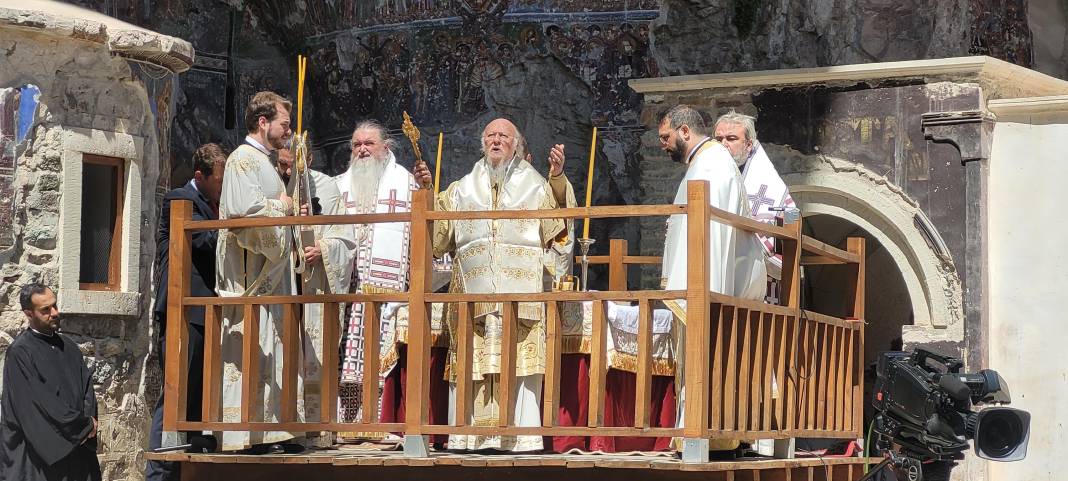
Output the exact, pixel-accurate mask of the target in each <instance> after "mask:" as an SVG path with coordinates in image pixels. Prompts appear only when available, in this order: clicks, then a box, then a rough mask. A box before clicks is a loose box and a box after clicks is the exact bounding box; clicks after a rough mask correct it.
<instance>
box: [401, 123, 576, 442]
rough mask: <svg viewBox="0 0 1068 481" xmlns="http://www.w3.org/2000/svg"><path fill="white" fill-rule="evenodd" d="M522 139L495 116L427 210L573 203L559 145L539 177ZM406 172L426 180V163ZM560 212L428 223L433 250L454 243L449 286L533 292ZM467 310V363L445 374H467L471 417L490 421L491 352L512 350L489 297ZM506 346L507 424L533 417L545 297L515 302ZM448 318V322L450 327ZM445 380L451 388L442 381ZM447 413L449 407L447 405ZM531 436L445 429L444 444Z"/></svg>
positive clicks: (449, 248)
mask: <svg viewBox="0 0 1068 481" xmlns="http://www.w3.org/2000/svg"><path fill="white" fill-rule="evenodd" d="M522 143H523V140H522V136H521V135H520V133H519V131H518V129H517V128H516V126H515V125H514V124H513V123H512V122H510V121H508V120H505V119H496V120H494V121H492V122H490V123H489V124H488V125H486V128H485V129H483V131H482V154H483V157H482V158H481V159H479V160H478V161H477V162H475V164H474V166H473V168H472V169H471V172H470V173H469V174H467V175H466V176H464V177H463V178H462V179H460V180H458V181H456V182H453V183H452V184H451V185H450V186H449V188H448V189H446V190H445V191H444V192H441V193H440V194H439V195H438V197H437V207H436V209H437V210H441V211H492V210H534V209H556V208H558V207H573V205H572V204H573V203H574V192H573V191H572V187H571V183H570V182H568V180H567V177H566V176H565V175H564V146H563V145H559V144H558V145H556V146H554V147H553V148H552V150H551V152H550V153H549V165H550V171H549V180H548V181H546V179H545V177H542V176H541V174H539V173H538V172H537V170H535V169H534V167H533V166H531V165H530V163H529V162H527V161H526V160H525V159H524V157H525V156H524V155H523V154H522V153H520V152H518V146H520V145H522ZM415 175H416V179H417V180H418V181H419V182H420V184H423V185H427V184H428V183H429V181H430V172H429V170H428V169H427V167H426V166H425V165H420V166H418V167H417V168H416V174H415ZM566 232H567V230H566V224H565V222H564V221H563V220H562V219H543V220H540V221H538V220H529V219H527V220H524V219H502V220H493V221H490V220H453V221H436V222H435V223H434V255H435V256H438V257H440V256H442V255H444V254H445V253H448V252H454V253H455V256H454V257H453V259H455V261H454V262H455V264H454V268H455V269H458V272H457V273H456V275H455V276H454V279H455V280H454V281H453V282H454V284H459V285H453V286H452V289H451V290H453V291H456V292H467V293H479V294H492V293H527V292H542V290H543V289H544V285H543V283H542V279H543V274H544V269H545V264H544V256H545V253H546V249H547V248H549V247H550V246H551V244H552V243H553V242H554V240H556V239H557V238H558V237H560V236H562V235H564V234H566ZM472 314H473V318H474V322H475V326H474V329H473V330H474V346H473V347H474V349H473V351H474V352H473V366H472V370H471V371H468V372H460V370H459V369H457V368H455V366H454V368H453V369H451V370H450V373H451V375H452V376H471V377H470V378H471V380H472V381H473V384H474V390H475V393H474V405H473V409H472V411H471V413H472V414H471V418H470V419H467V420H464V421H465V424H469V425H471V426H496V425H497V424H498V412H499V411H498V406H499V403H501V402H504V401H503V400H501V399H499V398H498V393H499V391H498V390H497V387H498V386H499V384H500V382H501V352H502V350H503V349H513V347H512V346H502V345H501V325H502V317H503V315H504V314H503V313H502V310H501V305H500V304H498V303H484V302H479V303H475V307H474V312H473V313H472ZM517 314H518V316H517V317H518V319H517V321H518V326H517V327H518V329H517V332H516V340H517V344H518V346H516V347H514V349H516V351H515V352H516V353H517V359H516V360H515V361H516V372H515V375H516V391H517V392H516V393H515V399H513V400H512V403H513V406H510V407H509V408H512V409H514V413H515V417H514V419H515V424H516V425H517V426H520V427H534V426H541V390H542V380H543V376H544V374H545V306H544V305H543V304H541V303H527V302H521V303H519V306H518V312H517ZM452 327H453V326H450V329H451V328H452ZM450 389H455V384H452V386H451V387H450ZM448 412H449V414H452V413H453V412H454V411H453V410H452V409H449V410H448ZM542 447H543V446H542V437H541V436H479V435H471V436H465V435H456V436H450V437H449V449H458V450H482V449H492V450H503V451H513V452H521V451H539V450H541V449H542Z"/></svg>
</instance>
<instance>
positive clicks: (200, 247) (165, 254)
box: [145, 144, 228, 481]
mask: <svg viewBox="0 0 1068 481" xmlns="http://www.w3.org/2000/svg"><path fill="white" fill-rule="evenodd" d="M227 155H228V154H227V152H225V151H224V150H223V149H222V148H221V147H219V146H218V145H217V144H204V145H202V146H200V148H198V149H197V150H196V151H195V152H193V178H192V179H190V180H189V182H187V183H186V184H185V185H183V186H181V187H178V188H176V189H172V190H171V191H170V192H167V194H166V195H164V196H163V206H162V208H161V209H160V217H159V230H158V231H156V273H157V275H158V276H159V278H158V279H159V280H158V281H157V282H156V303H155V307H154V308H153V311H152V316H153V318H154V319H155V320H156V322H157V324H156V332H158V333H159V341H158V344H157V346H156V347H157V349H158V350H157V351H156V352H158V353H159V368H160V371H163V370H164V366H165V362H164V357H165V356H166V349H165V347H166V345H167V339H166V333H167V283H168V279H169V278H170V276H169V269H170V262H169V261H170V258H169V256H170V234H171V202H173V201H175V200H188V201H191V202H192V203H193V219H192V220H216V219H218V218H219V193H220V192H221V191H222V179H223V170H224V169H225V167H226V157H227ZM218 239H219V233H218V231H214V230H208V231H196V232H193V236H192V252H191V253H190V256H191V257H192V261H191V266H192V269H191V270H190V272H189V291H190V295H192V296H196V297H204V296H214V295H215V245H216V243H217V242H218ZM186 321H187V322H186V330H187V332H188V338H189V356H188V358H187V362H188V366H189V367H188V371H187V372H188V373H189V377H188V381H187V383H186V392H185V395H186V412H187V418H188V419H189V420H190V421H199V420H200V414H201V408H200V407H201V393H202V392H203V384H204V381H203V379H204V307H203V306H195V307H190V308H189V309H188V310H187V311H186ZM216 322H218V321H216ZM162 435H163V393H162V392H161V393H160V396H159V401H158V402H157V403H156V409H155V411H154V412H153V415H152V427H151V432H150V433H149V438H148V445H149V446H148V447H149V449H157V448H159V447H160V446H161V445H162V437H163V436H162ZM188 442H189V443H190V445H191V447H192V449H191V450H194V451H195V450H198V449H207V450H209V451H211V450H213V449H214V447H213V445H214V442H213V441H212V440H210V439H207V438H206V437H204V436H201V435H200V434H199V433H191V435H190V438H189V439H188ZM178 478H179V473H178V463H172V462H167V461H148V465H147V467H146V470H145V479H146V480H147V481H167V480H172V479H178Z"/></svg>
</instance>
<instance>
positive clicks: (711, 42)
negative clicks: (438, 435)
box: [74, 0, 1064, 275]
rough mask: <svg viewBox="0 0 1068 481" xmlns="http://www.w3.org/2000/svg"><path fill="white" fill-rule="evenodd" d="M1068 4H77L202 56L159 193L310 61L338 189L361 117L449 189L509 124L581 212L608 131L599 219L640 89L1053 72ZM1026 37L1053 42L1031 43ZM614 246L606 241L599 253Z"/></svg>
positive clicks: (233, 137) (631, 229)
mask: <svg viewBox="0 0 1068 481" xmlns="http://www.w3.org/2000/svg"><path fill="white" fill-rule="evenodd" d="M1056 1H1059V0H1032V1H1031V4H1034V6H1029V5H1028V2H1026V1H1025V0H945V1H940V0H902V1H897V0H821V1H805V2H802V1H797V0H775V1H772V0H374V1H357V0H316V1H305V2H295V3H291V2H275V1H242V0H228V1H225V2H223V1H219V0H160V1H155V2H138V1H134V0H106V1H105V0H74V3H78V4H81V5H83V6H87V7H90V8H94V9H96V10H99V11H102V12H104V13H108V14H110V15H112V16H115V17H118V18H121V19H123V20H127V21H130V22H132V23H135V24H138V25H143V26H146V27H148V28H152V29H154V30H156V31H159V32H161V33H164V34H168V35H174V36H178V37H181V38H184V39H187V40H189V41H190V42H191V43H192V44H193V45H194V47H195V48H196V49H197V61H196V65H195V66H194V68H193V69H192V70H190V71H189V72H187V73H184V74H182V75H181V76H180V81H179V83H178V87H177V89H176V91H175V92H174V93H173V96H174V109H175V121H174V124H173V126H172V127H171V130H172V132H171V149H170V150H171V152H170V156H171V158H170V159H166V160H165V162H169V164H167V167H168V168H169V170H170V175H169V176H167V175H164V176H163V177H162V179H163V180H161V186H160V190H161V191H162V190H164V189H165V188H166V185H163V184H165V183H166V181H169V182H170V185H178V184H179V183H181V182H184V181H185V180H187V179H188V178H189V176H190V175H191V169H190V160H189V159H190V155H191V153H192V151H193V150H194V149H195V148H196V147H197V146H198V145H200V144H202V143H204V142H221V143H222V144H224V145H225V146H227V147H234V146H236V145H237V144H238V143H239V142H240V141H241V139H242V138H243V136H244V133H245V132H244V129H243V127H242V122H241V118H240V117H241V114H242V112H243V109H244V105H245V101H246V99H248V98H249V97H250V96H251V95H252V93H254V92H255V91H257V90H261V89H265V88H270V89H275V90H278V91H279V92H281V93H283V94H286V95H288V96H290V97H295V95H294V93H295V92H294V90H295V88H294V87H295V78H296V73H295V68H294V66H295V57H296V55H297V54H304V55H306V56H308V57H309V59H310V71H309V73H308V90H307V92H306V99H307V101H308V102H307V104H308V105H306V106H305V111H306V113H305V120H306V125H307V126H308V129H309V130H310V132H311V135H312V137H313V142H314V146H315V151H316V160H315V162H314V164H313V165H314V166H315V167H316V168H318V169H320V170H323V171H325V172H328V173H332V174H336V173H338V172H340V171H341V170H343V169H344V168H345V166H346V165H347V162H348V137H349V134H350V132H351V128H352V126H353V125H354V124H355V123H356V122H358V121H359V120H362V119H365V118H375V119H378V120H380V121H383V122H384V123H385V124H386V125H387V126H388V127H389V128H391V129H393V131H394V132H395V136H397V137H398V140H402V141H404V140H405V139H403V138H402V137H401V136H400V135H399V134H400V131H399V127H400V118H401V112H402V111H407V112H409V113H410V114H411V115H412V117H413V118H414V120H415V122H416V124H417V125H419V126H420V127H421V128H422V130H423V137H422V140H421V150H422V151H423V152H424V153H425V154H426V155H427V156H428V157H432V156H434V155H435V154H436V150H437V147H436V137H437V133H438V132H444V134H445V142H444V149H443V150H444V152H443V168H442V177H443V180H442V182H443V183H444V184H447V183H448V182H450V181H453V180H456V179H458V178H459V177H460V176H462V175H463V174H464V173H466V172H467V170H468V169H469V168H470V166H471V165H472V164H473V162H474V161H475V160H476V159H477V157H478V150H477V149H478V134H479V132H480V131H481V127H482V126H483V125H484V124H485V123H486V121H488V120H490V119H492V118H494V117H497V116H505V117H509V118H511V119H513V120H515V121H516V122H517V124H518V125H519V127H520V129H521V130H522V131H524V132H525V134H526V136H527V138H528V141H529V142H530V146H531V149H532V152H533V154H534V162H535V165H536V167H537V168H538V169H539V170H547V162H546V159H545V157H546V155H547V152H548V149H549V147H550V146H551V145H552V144H554V143H563V144H565V145H566V146H567V152H568V158H569V163H568V165H567V169H566V170H567V173H568V175H569V177H570V178H571V180H572V182H573V183H574V184H575V187H576V193H577V194H578V197H579V198H580V199H582V198H584V196H585V182H584V180H585V177H586V169H585V164H586V159H587V155H588V152H589V138H590V132H591V129H592V126H594V125H596V126H598V128H599V129H600V134H599V137H600V142H599V145H598V157H599V162H598V169H597V172H596V173H595V175H596V185H597V187H598V188H597V189H595V191H594V192H593V202H594V204H601V205H604V204H625V203H634V202H637V201H638V200H639V199H641V198H642V196H643V195H644V194H643V178H645V177H647V174H648V172H646V171H644V170H643V167H642V165H643V162H642V158H643V156H642V148H643V147H642V142H641V135H642V133H643V132H644V130H645V129H646V127H647V125H648V124H649V122H648V120H649V119H641V118H640V115H641V104H642V100H643V99H642V97H641V95H639V94H636V93H635V92H634V91H632V90H631V89H630V88H629V87H628V86H627V81H628V80H630V79H632V78H647V77H658V76H665V75H676V74H691V73H715V72H736V71H748V70H759V69H779V68H792V67H811V66H821V65H836V64H848V63H863V62H877V61H891V60H905V59H918V58H934V57H948V56H960V55H969V54H984V55H991V56H994V57H997V58H1002V59H1005V60H1008V61H1010V62H1014V63H1017V64H1021V65H1024V66H1033V65H1034V57H1035V54H1032V50H1035V51H1036V52H1037V51H1039V50H1041V51H1042V52H1044V53H1042V54H1041V55H1039V57H1040V58H1041V60H1042V65H1043V66H1046V68H1047V69H1053V70H1056V69H1057V68H1059V67H1058V65H1059V64H1057V63H1056V62H1055V61H1054V60H1056V61H1059V60H1057V59H1059V57H1056V56H1055V55H1054V53H1056V52H1057V45H1060V44H1063V42H1064V34H1063V29H1062V30H1057V29H1056V28H1054V27H1056V26H1057V25H1063V24H1064V19H1063V18H1057V16H1056V15H1041V13H1042V12H1047V11H1054V12H1057V13H1061V16H1062V17H1063V13H1062V10H1063V9H1061V10H1057V9H1053V10H1051V9H1052V8H1053V6H1051V5H1052V3H1051V2H1056ZM1046 4H1051V5H1046ZM1040 20H1041V21H1040ZM1032 24H1033V25H1036V28H1037V31H1039V32H1040V33H1042V34H1043V37H1041V38H1039V39H1037V40H1034V41H1033V40H1032V35H1031V27H1030V26H1031V25H1032ZM1040 24H1041V25H1040ZM1039 27H1041V28H1039ZM1057 42H1060V44H1058V43H1057ZM1032 44H1035V45H1037V47H1035V48H1034V49H1033V48H1032ZM1049 52H1053V53H1049ZM1055 57H1056V59H1055ZM1061 70H1063V68H1062V69H1061ZM400 146H401V148H400V151H401V152H399V155H398V157H399V158H400V161H401V163H402V164H404V165H407V166H410V165H411V164H412V159H411V148H410V145H408V144H407V142H400ZM648 148H649V147H648V145H647V146H646V149H648ZM652 149H653V150H655V146H653V147H652ZM654 177H655V175H654ZM637 226H638V225H637V223H632V222H628V221H603V222H595V223H594V225H593V233H594V234H595V236H596V237H600V238H605V237H609V236H615V237H624V238H628V239H629V240H631V241H632V245H637V241H639V240H640V239H639V237H640V229H638V228H637ZM606 248H607V243H600V244H596V245H595V246H594V248H593V250H594V251H595V252H600V251H601V249H606ZM597 274H601V272H600V271H596V270H595V275H597Z"/></svg>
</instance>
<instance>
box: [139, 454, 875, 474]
mask: <svg viewBox="0 0 1068 481" xmlns="http://www.w3.org/2000/svg"><path fill="white" fill-rule="evenodd" d="M145 457H146V458H148V459H156V460H167V461H177V462H180V463H181V464H182V479H183V480H194V479H195V480H209V481H210V480H222V481H258V480H268V479H286V480H290V481H305V480H309V481H310V480H316V481H318V480H330V479H363V478H366V479H382V480H388V481H402V480H408V479H411V480H420V481H425V480H427V479H433V480H443V481H444V480H452V479H456V480H470V479H487V480H488V479H494V480H497V481H500V480H501V479H502V478H501V476H505V477H506V478H505V479H507V478H508V477H511V478H513V479H516V480H519V479H538V480H540V479H552V480H555V481H563V480H565V479H577V478H582V479H591V478H590V476H594V478H592V479H608V478H603V476H611V478H610V479H612V480H613V481H626V480H640V481H649V480H650V479H657V480H698V479H700V480H716V481H719V480H723V481H735V480H737V481H742V480H755V481H760V480H763V481H769V480H772V481H779V480H783V481H825V480H826V481H831V480H834V481H854V480H857V479H860V477H861V476H862V474H863V469H864V461H865V458H842V457H824V458H803V459H758V458H753V459H739V460H734V461H714V462H709V463H700V464H683V463H682V462H681V461H679V460H678V458H676V457H674V456H668V455H660V456H658V455H624V454H606V455H595V454H590V455H584V454H544V455H507V454H456V453H450V452H440V453H431V455H430V457H428V458H410V457H406V456H404V454H403V453H401V452H400V451H382V450H379V449H368V448H359V447H349V446H343V447H341V448H339V449H329V450H317V451H309V452H307V453H304V454H297V455H270V456H242V455H227V454H184V453H167V454H155V453H146V455H145ZM877 462H878V460H873V461H872V464H875V463H877Z"/></svg>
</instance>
